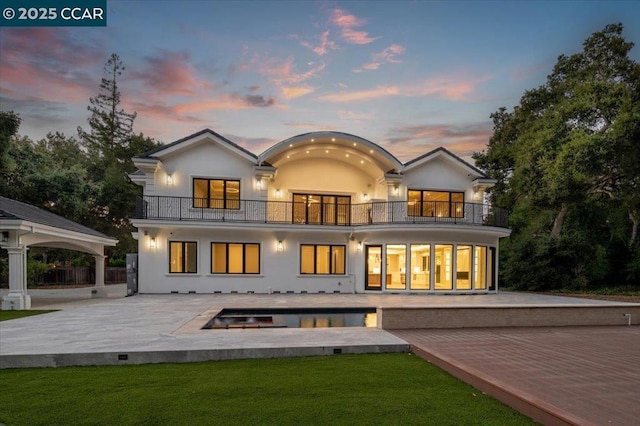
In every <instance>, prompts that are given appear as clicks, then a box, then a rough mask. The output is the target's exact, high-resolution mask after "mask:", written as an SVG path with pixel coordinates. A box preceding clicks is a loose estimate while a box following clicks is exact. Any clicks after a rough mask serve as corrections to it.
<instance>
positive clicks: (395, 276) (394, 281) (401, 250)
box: [386, 244, 407, 290]
mask: <svg viewBox="0 0 640 426" xmlns="http://www.w3.org/2000/svg"><path fill="white" fill-rule="evenodd" d="M406 265H407V246H405V245H404V244H402V245H400V244H397V245H396V244H387V277H386V278H387V280H386V288H388V289H394V290H404V289H405V288H406V282H407V274H406V270H405V268H406Z"/></svg>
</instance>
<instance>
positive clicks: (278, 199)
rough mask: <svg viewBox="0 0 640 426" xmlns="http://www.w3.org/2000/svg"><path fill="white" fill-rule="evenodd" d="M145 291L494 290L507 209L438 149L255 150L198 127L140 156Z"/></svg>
mask: <svg viewBox="0 0 640 426" xmlns="http://www.w3.org/2000/svg"><path fill="white" fill-rule="evenodd" d="M133 161H134V163H135V165H136V166H137V167H138V168H139V170H138V171H137V172H136V173H134V174H132V175H131V179H132V180H133V181H134V182H135V183H137V184H139V185H141V186H142V187H143V189H144V195H143V196H142V197H141V198H140V199H139V200H138V205H137V212H136V217H135V219H134V220H133V225H134V226H135V227H137V228H138V232H137V233H136V234H135V235H136V236H137V238H138V244H139V247H138V248H139V252H138V253H139V279H138V286H139V291H140V293H194V292H195V293H236V292H237V293H254V292H255V293H354V292H355V293H363V292H394V293H405V292H411V293H460V292H463V293H486V292H489V291H492V290H496V289H497V287H498V283H497V267H498V251H497V248H498V242H499V239H500V238H501V237H505V236H507V235H509V232H510V231H509V230H508V229H507V215H506V212H504V211H501V210H499V209H496V208H492V207H491V206H489V205H486V204H484V203H483V200H484V198H485V197H484V193H485V190H486V189H487V188H489V187H491V186H492V185H493V183H494V181H493V180H492V179H489V178H488V177H487V176H486V175H485V174H484V173H483V172H482V171H480V170H478V169H477V168H475V167H473V166H472V165H470V164H469V163H467V162H465V161H464V160H462V159H460V158H459V157H457V156H455V155H454V154H452V153H451V152H449V151H447V150H446V149H444V148H438V149H436V150H433V151H431V152H429V153H426V154H424V155H422V156H420V157H418V158H416V159H414V160H411V161H409V162H407V163H404V164H403V163H401V162H400V161H398V159H397V158H396V157H394V156H393V155H392V154H391V153H389V152H387V151H386V150H385V149H383V148H382V147H380V146H378V145H376V144H375V143H373V142H371V141H368V140H366V139H363V138H360V137H358V136H354V135H350V134H345V133H339V132H313V133H307V134H302V135H298V136H294V137H292V138H290V139H287V140H284V141H282V142H279V143H277V144H275V145H273V146H272V147H270V148H269V149H267V150H266V151H264V152H263V153H262V154H260V155H257V156H256V155H255V154H253V153H251V152H249V151H247V150H246V149H244V148H242V147H240V146H238V145H236V144H235V143H233V142H231V141H229V140H228V139H225V138H224V137H222V136H221V135H219V134H217V133H215V132H213V131H211V130H208V129H206V130H203V131H201V132H198V133H196V134H193V135H191V136H188V137H186V138H183V139H180V140H178V141H176V142H173V143H171V144H168V145H164V146H161V147H159V148H157V149H154V150H152V151H149V152H147V153H145V154H143V155H141V156H139V157H136V158H134V159H133Z"/></svg>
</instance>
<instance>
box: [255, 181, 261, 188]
mask: <svg viewBox="0 0 640 426" xmlns="http://www.w3.org/2000/svg"><path fill="white" fill-rule="evenodd" d="M256 188H258V189H262V179H256Z"/></svg>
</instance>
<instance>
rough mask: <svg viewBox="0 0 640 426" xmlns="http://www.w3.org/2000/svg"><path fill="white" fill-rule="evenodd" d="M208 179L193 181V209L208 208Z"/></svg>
mask: <svg viewBox="0 0 640 426" xmlns="http://www.w3.org/2000/svg"><path fill="white" fill-rule="evenodd" d="M207 186H208V184H207V179H194V180H193V207H207V197H208V194H207V190H208V188H207Z"/></svg>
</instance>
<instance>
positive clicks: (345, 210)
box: [338, 197, 351, 225]
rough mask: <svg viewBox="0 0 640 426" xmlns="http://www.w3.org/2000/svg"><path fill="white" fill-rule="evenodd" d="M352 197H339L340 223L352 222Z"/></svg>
mask: <svg viewBox="0 0 640 426" xmlns="http://www.w3.org/2000/svg"><path fill="white" fill-rule="evenodd" d="M350 209H351V197H338V225H348V224H349V223H350V221H351V220H350V218H349V213H350Z"/></svg>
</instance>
